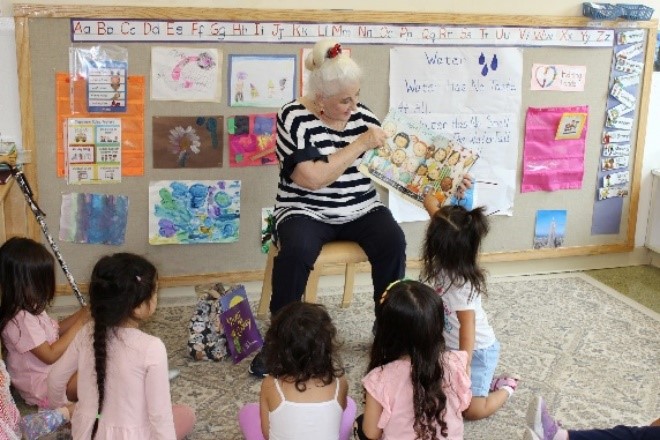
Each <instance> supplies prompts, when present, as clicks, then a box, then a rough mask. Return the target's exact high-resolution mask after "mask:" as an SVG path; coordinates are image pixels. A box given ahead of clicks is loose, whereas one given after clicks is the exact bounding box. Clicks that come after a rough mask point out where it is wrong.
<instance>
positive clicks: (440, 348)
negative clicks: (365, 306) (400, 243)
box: [355, 280, 472, 440]
mask: <svg viewBox="0 0 660 440" xmlns="http://www.w3.org/2000/svg"><path fill="white" fill-rule="evenodd" d="M380 302H381V305H380V308H379V312H378V313H379V315H378V328H377V329H376V335H375V337H374V343H373V345H372V347H371V354H370V357H369V367H368V373H367V375H366V376H365V377H364V378H363V379H362V384H363V385H364V388H365V391H366V403H365V407H364V415H361V416H360V417H358V419H357V420H356V423H355V435H356V438H358V439H360V440H364V439H396V440H417V439H419V440H431V439H440V438H443V439H444V438H447V439H450V440H459V439H460V440H462V439H463V416H462V412H463V411H464V410H465V409H466V408H467V407H468V405H469V403H470V398H471V397H472V393H471V392H470V378H469V377H468V375H467V372H466V367H467V353H465V352H463V351H445V341H444V338H443V337H442V334H441V333H439V332H438V329H439V328H442V326H443V324H444V311H443V305H442V299H441V298H440V296H438V295H437V294H436V293H435V292H434V291H433V289H431V288H430V287H429V286H427V285H425V284H423V283H420V282H418V281H410V280H403V281H396V282H394V283H393V284H392V285H390V287H388V289H387V290H386V291H385V293H384V294H383V296H382V297H381V300H380Z"/></svg>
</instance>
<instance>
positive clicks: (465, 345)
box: [420, 195, 518, 420]
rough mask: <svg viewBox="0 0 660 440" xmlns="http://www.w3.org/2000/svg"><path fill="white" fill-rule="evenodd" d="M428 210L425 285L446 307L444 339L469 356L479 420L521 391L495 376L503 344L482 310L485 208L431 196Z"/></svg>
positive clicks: (471, 413)
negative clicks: (447, 202) (444, 201)
mask: <svg viewBox="0 0 660 440" xmlns="http://www.w3.org/2000/svg"><path fill="white" fill-rule="evenodd" d="M424 207H425V208H426V210H427V211H428V213H429V215H430V217H431V221H430V222H429V225H428V226H427V229H426V235H425V238H424V244H423V247H422V271H421V276H420V279H421V281H423V282H425V283H427V284H429V285H431V286H432V287H433V288H434V289H435V291H436V292H437V293H438V294H439V295H440V296H442V300H443V301H444V304H445V322H444V328H443V335H444V338H445V340H446V341H447V348H448V349H450V350H461V351H466V352H467V353H468V374H470V379H471V381H472V401H471V403H470V406H469V407H468V408H467V410H466V411H465V413H464V414H463V415H464V417H465V418H466V419H468V420H479V419H483V418H485V417H488V416H490V415H491V414H493V413H494V412H495V411H497V410H498V409H500V408H501V407H502V406H503V405H504V403H506V401H507V400H508V399H509V397H510V396H511V395H512V394H513V392H514V391H515V389H516V387H517V385H518V379H517V378H516V377H514V376H511V375H507V374H504V375H501V376H497V377H493V376H494V373H495V368H496V367H497V362H498V359H499V353H500V344H499V342H498V340H497V338H496V337H495V332H494V331H493V328H492V327H491V326H490V324H489V323H488V317H487V316H486V312H485V311H484V309H483V307H482V305H481V296H482V295H485V294H486V277H485V272H484V270H483V269H482V268H481V267H480V266H479V264H478V262H477V258H478V254H479V248H480V246H481V241H482V240H483V238H484V237H485V236H486V234H488V229H489V226H488V219H487V217H486V215H485V214H484V208H483V207H479V208H475V209H473V210H471V211H468V210H466V209H465V208H464V207H462V206H452V205H445V206H442V207H440V206H438V201H437V200H436V199H435V197H433V196H431V195H427V196H426V197H425V198H424Z"/></svg>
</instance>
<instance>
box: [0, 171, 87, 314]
mask: <svg viewBox="0 0 660 440" xmlns="http://www.w3.org/2000/svg"><path fill="white" fill-rule="evenodd" d="M1 164H3V165H6V166H8V167H9V170H10V171H11V174H12V176H13V177H14V179H15V180H16V183H17V184H18V187H19V188H20V189H21V192H22V193H23V195H24V196H25V201H26V202H27V204H28V206H29V207H30V209H31V210H32V212H33V213H34V216H35V217H36V219H37V223H39V226H41V230H42V231H43V233H44V236H45V237H46V240H47V241H48V244H49V245H50V247H51V249H52V250H53V253H54V254H55V258H57V261H58V262H59V263H60V267H62V271H64V275H65V276H66V279H67V280H68V281H69V284H70V285H71V288H72V289H73V293H74V295H75V296H76V299H78V302H80V305H81V306H84V305H85V298H84V297H83V295H82V293H81V292H80V289H79V288H78V285H77V284H76V280H75V279H74V278H73V275H72V274H71V271H70V270H69V267H68V266H67V264H66V262H65V261H64V257H62V253H61V252H60V249H59V248H58V247H57V244H56V243H55V240H53V237H52V236H51V235H50V232H48V226H47V225H46V222H45V221H44V217H46V214H45V213H44V212H43V211H42V210H41V209H40V208H39V206H38V205H37V202H36V201H35V200H34V199H33V198H32V195H33V193H32V189H31V188H30V185H29V184H28V181H27V179H26V178H25V174H23V171H21V170H19V169H18V168H16V167H15V166H13V165H11V164H10V163H8V162H2V163H1Z"/></svg>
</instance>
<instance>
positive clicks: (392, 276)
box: [270, 207, 406, 314]
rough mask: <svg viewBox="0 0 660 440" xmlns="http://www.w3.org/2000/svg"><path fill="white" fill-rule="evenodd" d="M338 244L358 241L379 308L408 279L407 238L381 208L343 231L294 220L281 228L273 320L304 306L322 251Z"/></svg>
mask: <svg viewBox="0 0 660 440" xmlns="http://www.w3.org/2000/svg"><path fill="white" fill-rule="evenodd" d="M336 240H348V241H355V242H357V243H358V244H359V245H360V246H361V247H362V249H364V252H365V253H366V254H367V257H368V258H369V263H371V278H372V281H373V285H374V301H375V304H378V300H379V299H380V296H381V295H382V294H383V292H384V291H385V288H387V286H388V285H389V284H390V283H391V282H392V281H395V280H398V279H401V278H403V276H404V273H405V269H406V238H405V236H404V235H403V231H402V230H401V227H400V226H399V225H398V223H397V222H396V221H395V220H394V218H393V217H392V213H391V212H390V210H389V209H387V208H385V207H382V208H378V209H375V210H373V211H371V212H369V213H368V214H365V215H363V216H362V217H360V218H359V219H357V220H354V221H352V222H350V223H344V224H341V225H331V224H328V223H324V222H321V221H318V220H314V219H312V218H309V217H304V216H298V217H293V218H290V219H287V220H285V221H284V222H282V223H281V224H280V225H279V226H278V228H277V241H278V245H279V253H278V254H277V256H276V257H275V260H274V262H273V295H272V296H271V300H270V312H271V314H275V313H276V312H277V311H278V310H279V309H281V308H282V307H284V306H285V305H287V304H290V303H292V302H295V301H300V298H301V297H302V294H303V293H304V291H305V286H306V285H307V279H308V278H309V273H310V272H311V270H312V268H313V267H314V262H315V261H316V258H317V257H318V256H319V254H320V253H321V247H322V246H323V245H324V244H325V243H327V242H329V241H336Z"/></svg>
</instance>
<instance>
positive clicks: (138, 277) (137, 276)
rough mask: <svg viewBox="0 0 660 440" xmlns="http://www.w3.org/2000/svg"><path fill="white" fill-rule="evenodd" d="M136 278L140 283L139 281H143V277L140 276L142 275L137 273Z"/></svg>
mask: <svg viewBox="0 0 660 440" xmlns="http://www.w3.org/2000/svg"><path fill="white" fill-rule="evenodd" d="M135 279H136V280H137V281H138V283H139V282H140V281H142V278H140V275H135Z"/></svg>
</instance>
